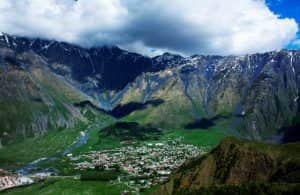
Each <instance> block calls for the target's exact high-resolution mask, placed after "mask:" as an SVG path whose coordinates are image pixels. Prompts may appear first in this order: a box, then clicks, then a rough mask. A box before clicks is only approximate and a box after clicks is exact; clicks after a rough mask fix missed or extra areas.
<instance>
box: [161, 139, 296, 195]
mask: <svg viewBox="0 0 300 195" xmlns="http://www.w3.org/2000/svg"><path fill="white" fill-rule="evenodd" d="M299 147H300V145H299V143H294V144H287V145H267V144H262V143H255V142H248V141H241V140H237V139H235V138H227V139H225V140H224V141H223V142H222V143H221V144H220V145H219V146H218V147H217V148H215V149H214V150H213V151H212V152H210V153H209V154H206V155H204V156H200V157H198V158H196V159H193V160H191V161H189V162H186V163H185V164H184V165H183V166H182V167H181V168H179V170H177V171H176V172H175V173H174V174H172V175H171V177H170V179H169V181H168V182H167V183H165V184H164V185H163V186H162V187H161V188H160V189H159V190H158V191H157V193H158V194H181V193H183V192H185V193H188V192H189V193H194V194H197V192H198V193H200V192H201V190H202V187H211V186H221V185H226V186H239V185H241V184H245V183H251V182H256V183H269V185H271V184H272V183H299V182H300V177H299V175H300V174H299V173H300V156H299V153H298V151H299V149H300V148H299ZM225 194H226V193H225Z"/></svg>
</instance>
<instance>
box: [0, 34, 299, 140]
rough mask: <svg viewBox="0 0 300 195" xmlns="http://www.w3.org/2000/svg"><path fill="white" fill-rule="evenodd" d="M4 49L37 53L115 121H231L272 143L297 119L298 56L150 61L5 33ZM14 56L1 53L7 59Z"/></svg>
mask: <svg viewBox="0 0 300 195" xmlns="http://www.w3.org/2000/svg"><path fill="white" fill-rule="evenodd" d="M0 48H1V50H2V51H4V50H9V51H10V52H13V53H15V54H16V55H23V54H24V53H28V52H32V53H33V54H34V55H36V56H39V58H40V59H42V60H43V61H45V63H44V65H45V66H46V68H48V69H49V70H50V71H51V72H53V73H54V74H55V75H58V76H59V77H61V78H62V79H63V80H64V81H66V83H68V85H70V86H71V87H73V88H74V89H75V90H76V91H78V92H79V93H83V94H84V95H86V96H87V97H88V99H89V101H92V102H93V103H94V104H97V105H98V106H99V107H101V108H102V109H104V110H106V111H109V113H110V114H112V115H114V113H117V115H115V116H116V117H118V118H120V117H121V118H122V117H126V118H128V117H129V118H130V120H137V119H138V118H140V119H141V118H142V121H139V122H141V123H145V124H154V125H156V126H158V127H163V128H167V129H169V128H183V127H186V126H195V127H196V128H197V125H199V128H201V127H202V126H203V125H202V124H201V123H202V122H203V121H206V122H207V121H209V122H211V123H212V122H213V120H215V119H216V118H226V119H227V120H228V132H229V133H231V134H235V135H239V136H243V137H248V138H252V139H257V140H273V141H278V139H279V138H281V137H282V136H284V134H285V131H283V132H282V131H280V130H282V129H285V128H287V127H290V126H297V125H298V123H299V122H300V120H299V113H300V112H299V101H300V100H299V87H300V80H299V71H300V52H299V51H288V50H283V51H276V52H275V51H274V52H267V53H264V54H253V55H244V56H203V55H194V56H191V57H182V56H179V55H173V54H169V53H165V54H163V55H161V56H157V57H154V58H149V57H145V56H142V55H139V54H135V53H130V52H127V51H124V50H121V49H119V48H117V47H107V46H106V47H100V48H88V49H85V48H81V47H78V46H76V45H72V44H68V43H61V42H56V41H48V40H41V39H29V38H22V37H15V36H10V35H7V34H3V35H2V36H0ZM14 59H15V57H11V58H9V57H7V56H5V55H2V61H3V60H4V61H5V60H6V61H7V60H11V61H14ZM15 61H16V62H17V61H18V60H15ZM21 64H22V65H24V66H26V62H25V63H21ZM44 65H43V66H44ZM149 102H151V103H150V104H149ZM154 102H155V103H154ZM278 135H279V138H277V136H278Z"/></svg>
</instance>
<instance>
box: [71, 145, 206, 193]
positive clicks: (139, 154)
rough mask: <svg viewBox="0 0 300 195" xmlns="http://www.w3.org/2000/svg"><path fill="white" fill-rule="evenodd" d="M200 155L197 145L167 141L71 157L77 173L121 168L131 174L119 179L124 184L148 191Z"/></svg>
mask: <svg viewBox="0 0 300 195" xmlns="http://www.w3.org/2000/svg"><path fill="white" fill-rule="evenodd" d="M200 152H201V150H200V149H199V148H198V147H196V146H193V145H187V144H181V143H180V142H178V141H167V142H161V143H146V144H143V145H130V146H124V147H121V148H116V149H111V150H102V151H90V152H88V153H86V154H83V155H80V156H77V157H72V156H70V159H71V161H73V166H74V168H75V169H76V170H88V169H97V170H115V169H120V170H123V171H125V172H126V173H127V174H126V175H125V176H122V177H121V178H119V179H118V180H119V181H120V182H122V183H125V184H127V185H129V186H136V185H139V187H141V188H148V187H150V186H152V185H155V184H157V183H161V182H163V181H165V180H166V179H167V178H168V175H169V174H170V173H171V172H172V171H173V170H174V169H176V168H178V167H179V166H181V165H182V164H183V163H184V162H185V161H186V160H187V159H189V158H192V157H195V156H197V155H199V154H200ZM128 178H129V179H128Z"/></svg>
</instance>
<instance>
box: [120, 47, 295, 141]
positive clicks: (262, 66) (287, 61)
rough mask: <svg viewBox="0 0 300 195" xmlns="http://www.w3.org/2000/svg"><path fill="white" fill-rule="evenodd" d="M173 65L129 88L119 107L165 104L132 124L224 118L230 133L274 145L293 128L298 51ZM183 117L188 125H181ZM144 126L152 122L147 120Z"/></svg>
mask: <svg viewBox="0 0 300 195" xmlns="http://www.w3.org/2000/svg"><path fill="white" fill-rule="evenodd" d="M162 60H163V58H162ZM169 60H170V57H169V58H168V61H169ZM168 61H167V62H168ZM167 62H166V64H168V63H167ZM177 62H178V63H177V64H176V63H174V62H172V63H174V64H176V65H175V66H171V67H170V66H166V68H165V69H163V70H160V71H158V72H154V73H146V74H143V75H141V76H139V77H138V78H137V79H136V80H135V82H133V83H132V84H130V85H129V86H128V87H127V89H126V90H127V91H125V92H123V94H124V95H123V96H122V98H121V101H120V102H121V104H127V103H128V102H131V101H138V102H146V101H149V100H154V99H163V100H165V102H164V104H162V105H161V106H159V107H158V108H156V109H154V108H152V107H151V108H148V109H147V110H143V111H137V112H135V113H132V114H131V115H132V118H134V117H137V118H139V117H140V116H142V115H143V116H145V117H146V118H147V116H146V113H147V115H148V116H151V117H152V118H153V119H155V120H153V121H152V122H154V123H159V122H160V121H165V120H170V123H172V122H173V124H175V126H176V125H179V126H180V125H181V126H182V125H183V124H187V123H189V122H190V121H192V120H201V119H202V118H206V119H211V118H214V117H217V116H227V117H228V118H229V120H231V124H230V125H229V128H228V129H229V131H231V132H235V133H236V134H240V135H243V136H247V137H250V138H254V139H273V140H274V137H273V136H274V135H276V134H277V131H278V130H279V129H281V128H283V127H288V126H291V125H292V124H294V123H297V120H298V117H297V115H298V113H299V112H298V107H299V98H298V96H299V87H300V82H299V76H298V75H299V71H300V69H299V68H300V52H299V51H281V52H269V53H265V54H255V55H247V56H239V57H235V56H229V57H220V56H192V57H189V58H185V59H179V60H178V61H177ZM156 63H158V62H156ZM159 63H160V64H163V63H164V61H160V62H159ZM154 65H155V64H154ZM170 105H174V106H177V107H178V108H177V109H180V108H181V109H182V112H181V113H179V112H177V113H176V112H175V113H176V115H178V114H179V115H181V116H182V117H183V118H182V120H180V119H179V121H181V122H179V121H178V120H175V119H176V118H174V117H173V115H172V113H174V109H173V106H170ZM157 109H161V110H160V112H159V113H160V115H164V114H163V112H161V111H162V110H164V113H166V115H167V118H165V117H162V118H161V117H160V116H157V117H155V115H156V114H154V112H156V110H157ZM187 115H188V116H187ZM185 116H187V118H188V119H189V120H185V119H184V117H185ZM177 118H180V117H179V116H178V117H177ZM145 120H146V121H147V122H149V123H150V122H151V119H149V120H148V119H145ZM171 121H172V122H171ZM168 127H174V125H170V126H168Z"/></svg>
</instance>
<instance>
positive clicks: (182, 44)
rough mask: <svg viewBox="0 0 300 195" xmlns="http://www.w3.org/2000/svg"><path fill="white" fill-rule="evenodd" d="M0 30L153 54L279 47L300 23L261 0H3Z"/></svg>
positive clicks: (257, 50) (236, 51) (289, 41)
mask: <svg viewBox="0 0 300 195" xmlns="http://www.w3.org/2000/svg"><path fill="white" fill-rule="evenodd" d="M0 31H1V32H6V33H10V34H15V35H22V36H29V37H41V38H47V39H55V40H59V41H66V42H71V43H76V44H80V45H82V46H85V47H90V46H100V45H103V44H107V45H115V44H116V45H119V46H121V47H123V48H125V49H129V50H133V51H137V52H140V53H144V54H149V55H155V54H159V53H161V52H164V51H172V52H178V53H184V54H193V53H204V54H222V55H227V54H245V53H254V52H263V51H269V50H276V49H281V48H282V47H284V46H285V45H287V44H289V43H291V42H292V41H294V39H295V37H296V33H297V31H298V25H297V23H296V22H295V20H294V19H291V18H281V17H280V16H278V15H275V14H274V13H272V12H271V11H270V9H269V8H268V7H267V5H266V3H265V1H263V0H239V1H236V0H226V1H224V0H199V1H195V0H172V1H168V0H151V1H144V0H78V1H74V0H17V1H16V0H1V1H0Z"/></svg>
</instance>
